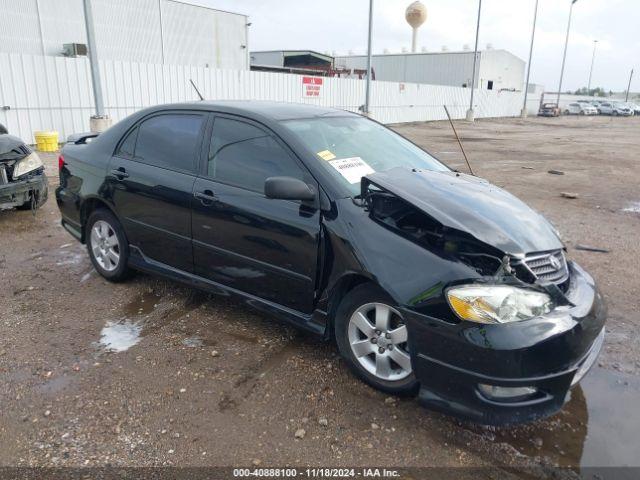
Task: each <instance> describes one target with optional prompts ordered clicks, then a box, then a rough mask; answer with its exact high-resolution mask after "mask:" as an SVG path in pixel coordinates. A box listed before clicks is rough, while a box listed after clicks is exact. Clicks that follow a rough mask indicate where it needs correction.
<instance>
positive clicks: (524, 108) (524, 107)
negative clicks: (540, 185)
mask: <svg viewBox="0 0 640 480" xmlns="http://www.w3.org/2000/svg"><path fill="white" fill-rule="evenodd" d="M537 20H538V0H536V8H535V10H534V11H533V30H532V32H531V46H530V47H529V64H528V65H527V83H526V84H525V86H524V105H522V113H521V115H520V116H521V117H522V118H526V117H527V95H528V93H529V75H531V59H532V58H533V41H534V39H535V38H536V21H537Z"/></svg>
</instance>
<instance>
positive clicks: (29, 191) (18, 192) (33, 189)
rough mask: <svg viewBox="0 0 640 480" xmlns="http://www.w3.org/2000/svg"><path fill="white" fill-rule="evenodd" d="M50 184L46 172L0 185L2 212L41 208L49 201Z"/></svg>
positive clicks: (0, 208)
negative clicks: (25, 206)
mask: <svg viewBox="0 0 640 480" xmlns="http://www.w3.org/2000/svg"><path fill="white" fill-rule="evenodd" d="M48 195H49V182H48V180H47V176H46V175H45V174H44V171H42V172H39V173H35V174H32V175H30V176H28V177H26V178H25V179H22V180H16V181H13V182H9V183H6V184H0V210H5V209H8V208H14V207H21V206H23V205H29V204H30V202H32V200H35V204H34V205H33V207H40V206H41V205H43V204H44V203H45V202H46V201H47V197H48Z"/></svg>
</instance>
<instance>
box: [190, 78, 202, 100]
mask: <svg viewBox="0 0 640 480" xmlns="http://www.w3.org/2000/svg"><path fill="white" fill-rule="evenodd" d="M189 81H190V82H191V86H192V87H193V89H194V90H195V91H196V93H197V94H198V96H199V97H200V100H204V97H203V96H202V94H201V93H200V90H198V87H196V84H195V83H193V80H191V79H189Z"/></svg>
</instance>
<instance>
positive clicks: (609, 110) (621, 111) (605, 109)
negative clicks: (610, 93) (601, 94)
mask: <svg viewBox="0 0 640 480" xmlns="http://www.w3.org/2000/svg"><path fill="white" fill-rule="evenodd" d="M598 110H599V111H600V113H601V114H602V115H613V116H614V117H618V116H624V117H630V116H631V115H633V110H631V108H629V107H628V106H627V105H625V104H624V103H622V102H602V103H601V104H600V108H599V109H598Z"/></svg>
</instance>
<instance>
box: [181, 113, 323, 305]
mask: <svg viewBox="0 0 640 480" xmlns="http://www.w3.org/2000/svg"><path fill="white" fill-rule="evenodd" d="M212 131H213V133H212V135H210V138H211V141H210V142H209V143H210V145H209V148H208V149H207V152H208V153H207V154H206V155H203V157H205V161H204V162H203V166H202V171H201V177H200V178H198V179H197V180H196V182H195V185H194V201H193V249H194V250H193V252H194V264H195V272H196V273H197V274H199V275H201V276H203V277H206V278H209V279H211V280H214V281H215V282H218V283H221V284H223V285H227V286H230V287H233V288H236V289H238V290H241V291H243V292H246V293H250V294H252V295H256V296H258V297H260V298H263V299H266V300H270V301H273V302H275V303H278V304H281V305H285V306H287V307H289V308H292V309H295V310H298V311H302V312H307V313H310V312H311V311H312V310H313V304H314V292H315V278H316V270H317V269H316V266H317V259H318V244H319V235H320V212H319V210H318V208H317V207H316V205H315V204H317V202H315V204H314V203H313V202H312V203H303V202H299V201H291V200H274V199H269V198H266V197H265V196H264V182H265V180H266V179H267V178H268V177H273V176H289V177H295V178H299V179H302V180H304V181H305V182H307V183H308V184H309V185H311V186H312V188H314V189H315V191H316V192H317V191H318V185H317V183H316V182H315V180H314V179H313V178H312V177H311V175H310V174H309V173H308V171H307V170H306V168H305V167H304V166H303V165H302V164H301V163H300V162H299V160H298V159H297V158H296V157H295V155H294V154H293V152H292V151H291V150H290V149H289V148H288V147H287V146H286V145H285V144H284V143H283V142H282V141H281V140H280V139H278V138H276V137H275V136H274V135H273V134H272V133H271V132H270V131H269V130H267V129H266V128H265V127H263V126H261V125H259V124H257V123H254V122H251V121H249V120H246V119H242V118H238V117H233V116H228V115H216V117H215V120H214V122H213V129H212ZM208 136H209V135H208Z"/></svg>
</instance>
